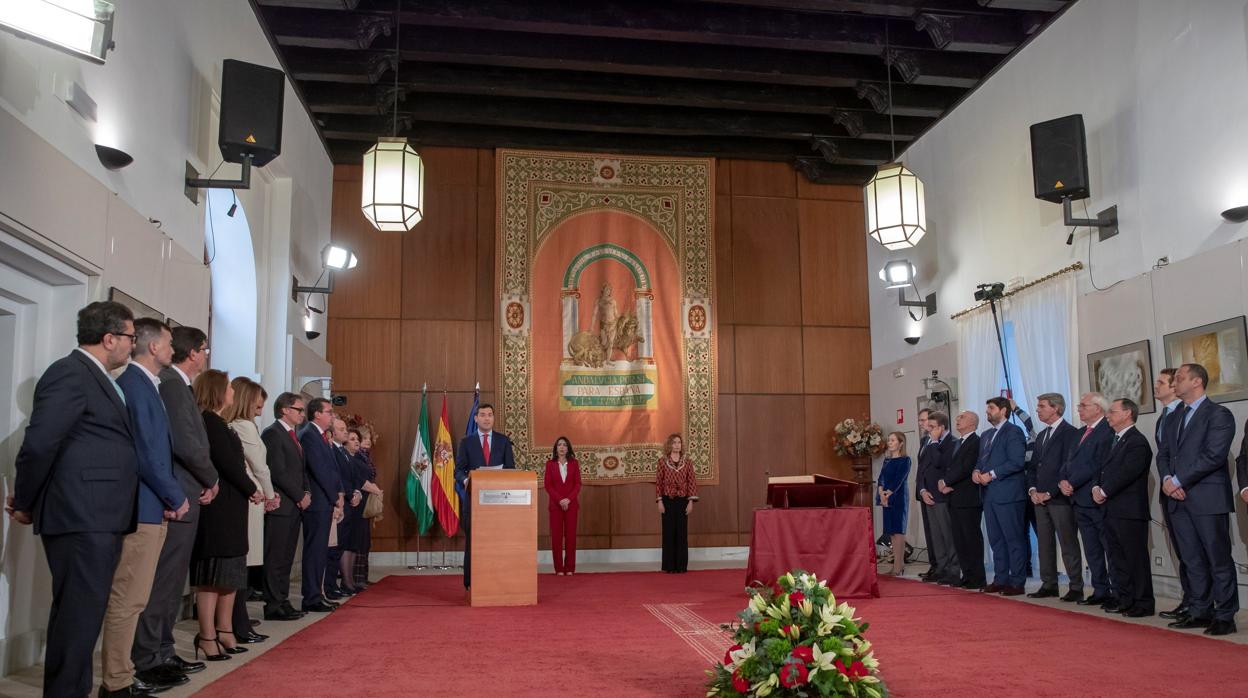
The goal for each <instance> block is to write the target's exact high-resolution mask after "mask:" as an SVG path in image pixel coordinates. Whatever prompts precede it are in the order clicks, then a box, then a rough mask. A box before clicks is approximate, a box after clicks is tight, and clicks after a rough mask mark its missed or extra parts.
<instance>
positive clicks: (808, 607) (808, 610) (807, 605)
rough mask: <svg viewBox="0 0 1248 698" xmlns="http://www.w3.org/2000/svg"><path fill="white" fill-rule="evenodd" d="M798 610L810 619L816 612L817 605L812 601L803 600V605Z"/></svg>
mask: <svg viewBox="0 0 1248 698" xmlns="http://www.w3.org/2000/svg"><path fill="white" fill-rule="evenodd" d="M798 608H800V609H801V611H802V615H803V616H806V617H807V618H809V617H810V616H811V614H813V613H814V612H815V604H814V603H812V602H811V600H810V599H802V604H801V606H799V607H798Z"/></svg>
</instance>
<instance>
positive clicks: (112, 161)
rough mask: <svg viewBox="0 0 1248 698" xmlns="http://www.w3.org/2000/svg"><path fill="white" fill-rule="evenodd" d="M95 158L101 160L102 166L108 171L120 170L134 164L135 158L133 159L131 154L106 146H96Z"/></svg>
mask: <svg viewBox="0 0 1248 698" xmlns="http://www.w3.org/2000/svg"><path fill="white" fill-rule="evenodd" d="M95 156H96V157H97V158H99V159H100V164H101V165H103V166H104V168H105V169H108V170H120V169H121V168H123V167H125V166H126V165H129V164H130V163H132V162H134V158H133V157H131V155H130V153H127V152H125V151H124V150H118V149H116V148H110V147H108V146H106V145H97V146H95Z"/></svg>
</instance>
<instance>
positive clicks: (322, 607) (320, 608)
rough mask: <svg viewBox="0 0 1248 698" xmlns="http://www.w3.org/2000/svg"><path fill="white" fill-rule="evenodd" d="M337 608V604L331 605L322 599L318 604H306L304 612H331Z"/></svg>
mask: <svg viewBox="0 0 1248 698" xmlns="http://www.w3.org/2000/svg"><path fill="white" fill-rule="evenodd" d="M335 608H337V606H331V605H329V604H327V603H325V602H324V601H322V602H320V603H317V604H312V605H311V606H304V607H303V612H304V613H329V612H330V611H332V610H334V609H335Z"/></svg>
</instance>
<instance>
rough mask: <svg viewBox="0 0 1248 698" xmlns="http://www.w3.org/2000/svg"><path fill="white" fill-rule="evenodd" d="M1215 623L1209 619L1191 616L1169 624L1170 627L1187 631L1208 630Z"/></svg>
mask: <svg viewBox="0 0 1248 698" xmlns="http://www.w3.org/2000/svg"><path fill="white" fill-rule="evenodd" d="M1212 623H1213V621H1212V620H1210V619H1208V618H1193V617H1191V616H1183V617H1182V618H1179V619H1178V620H1176V621H1174V622H1173V623H1168V624H1167V625H1168V627H1171V628H1178V629H1179V630H1186V629H1188V628H1208V627H1209V626H1210V624H1212Z"/></svg>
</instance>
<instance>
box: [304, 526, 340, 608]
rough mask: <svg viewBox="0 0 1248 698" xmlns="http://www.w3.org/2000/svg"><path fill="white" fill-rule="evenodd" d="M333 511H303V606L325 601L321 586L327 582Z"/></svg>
mask: <svg viewBox="0 0 1248 698" xmlns="http://www.w3.org/2000/svg"><path fill="white" fill-rule="evenodd" d="M333 515H334V510H333V509H320V510H316V511H313V510H312V509H304V510H303V581H302V590H303V606H304V607H305V608H306V607H308V606H315V605H316V604H318V603H321V602H322V601H324V600H325V597H324V596H323V595H322V591H321V585H322V584H323V583H324V582H325V565H326V561H327V560H328V558H329V527H330V525H332V524H331V521H332V519H333Z"/></svg>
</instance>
